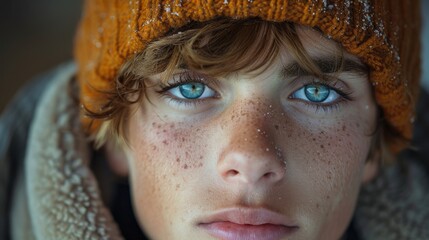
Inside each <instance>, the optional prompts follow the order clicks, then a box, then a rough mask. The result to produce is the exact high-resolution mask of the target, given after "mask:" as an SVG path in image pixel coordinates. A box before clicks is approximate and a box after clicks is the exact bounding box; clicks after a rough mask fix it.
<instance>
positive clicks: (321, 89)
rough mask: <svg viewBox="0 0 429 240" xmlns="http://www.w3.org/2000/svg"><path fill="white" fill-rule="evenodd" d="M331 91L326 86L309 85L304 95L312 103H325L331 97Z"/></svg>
mask: <svg viewBox="0 0 429 240" xmlns="http://www.w3.org/2000/svg"><path fill="white" fill-rule="evenodd" d="M330 91H331V89H330V88H329V87H328V86H325V85H307V86H305V89H304V93H305V96H306V97H307V98H308V100H310V101H312V102H323V101H325V100H326V99H327V98H328V97H329V93H330Z"/></svg>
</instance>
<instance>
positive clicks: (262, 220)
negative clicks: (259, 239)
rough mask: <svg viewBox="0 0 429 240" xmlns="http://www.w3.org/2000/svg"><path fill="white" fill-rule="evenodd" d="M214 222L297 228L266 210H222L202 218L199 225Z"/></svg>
mask: <svg viewBox="0 0 429 240" xmlns="http://www.w3.org/2000/svg"><path fill="white" fill-rule="evenodd" d="M214 222H231V223H235V224H242V225H244V224H246V225H262V224H273V225H283V226H286V227H297V225H296V224H295V223H294V222H292V221H291V220H290V219H288V218H287V217H286V216H284V215H282V214H280V213H277V212H274V211H271V210H269V209H266V208H247V207H234V208H228V209H222V210H219V211H216V212H214V213H212V214H210V215H208V216H206V217H204V218H203V219H202V220H201V221H200V222H199V224H210V223H214Z"/></svg>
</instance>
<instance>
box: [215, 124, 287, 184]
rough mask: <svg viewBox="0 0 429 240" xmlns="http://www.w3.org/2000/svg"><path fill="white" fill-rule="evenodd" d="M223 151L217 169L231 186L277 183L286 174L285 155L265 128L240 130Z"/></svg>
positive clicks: (238, 129) (237, 128) (239, 128)
mask: <svg viewBox="0 0 429 240" xmlns="http://www.w3.org/2000/svg"><path fill="white" fill-rule="evenodd" d="M229 134H231V135H230V136H231V138H230V141H229V144H228V145H227V146H226V147H225V148H224V149H223V151H222V153H221V155H220V158H219V160H218V164H217V170H218V173H219V175H220V176H221V177H222V179H223V180H224V181H225V182H227V183H241V184H251V185H255V184H259V183H263V184H274V183H276V182H279V181H281V180H282V179H283V178H284V176H285V172H286V168H285V161H284V159H283V157H282V154H281V152H280V150H279V148H277V147H276V146H275V144H273V142H274V141H273V140H272V138H271V137H270V136H269V135H268V134H267V133H266V131H263V130H261V129H254V128H250V129H249V128H246V127H236V128H235V129H234V130H232V132H229Z"/></svg>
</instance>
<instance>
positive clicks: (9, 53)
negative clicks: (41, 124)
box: [0, 0, 429, 112]
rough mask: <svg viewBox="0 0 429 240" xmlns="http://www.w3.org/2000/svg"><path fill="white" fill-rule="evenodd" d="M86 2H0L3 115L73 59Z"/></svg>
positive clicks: (428, 73) (426, 31)
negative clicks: (25, 91) (25, 89)
mask: <svg viewBox="0 0 429 240" xmlns="http://www.w3.org/2000/svg"><path fill="white" fill-rule="evenodd" d="M82 2H83V0H60V1H58V0H0V112H1V111H2V110H3V109H4V107H5V105H6V103H7V102H8V101H10V99H11V97H12V96H13V95H14V94H15V92H16V91H17V90H18V89H19V87H21V86H22V85H23V84H24V83H25V82H27V81H29V80H30V79H32V78H33V77H34V76H37V75H38V74H41V73H43V72H45V71H48V70H49V69H52V68H53V67H55V66H56V65H58V64H60V63H62V62H65V61H67V60H70V59H71V58H72V49H73V37H74V33H75V30H76V25H77V23H78V21H79V18H80V14H81V8H82ZM421 9H422V16H423V19H424V22H425V23H424V26H423V35H424V37H423V39H422V42H423V43H424V44H425V46H423V55H422V56H423V66H422V69H423V74H424V77H423V79H424V81H423V85H424V86H425V87H426V89H429V61H428V60H429V15H428V14H427V11H429V0H422V8H421ZM416 40H417V39H416Z"/></svg>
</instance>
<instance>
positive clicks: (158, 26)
mask: <svg viewBox="0 0 429 240" xmlns="http://www.w3.org/2000/svg"><path fill="white" fill-rule="evenodd" d="M218 17H229V18H234V19H245V18H250V17H258V18H261V19H263V20H267V21H275V22H281V21H290V22H294V23H297V24H302V25H306V26H310V27H317V28H318V29H320V30H321V31H322V32H323V33H325V35H327V36H329V37H330V38H332V39H333V40H335V41H337V42H340V43H341V44H342V46H343V47H344V48H345V49H346V50H347V51H348V52H350V53H352V54H354V55H356V56H358V57H360V59H361V60H362V61H363V62H364V63H366V64H367V65H368V66H369V68H370V74H369V80H370V82H371V83H372V85H373V88H374V93H375V98H376V102H377V103H378V105H379V106H380V107H381V109H382V110H383V114H384V118H385V122H386V126H387V132H388V133H389V134H388V138H386V140H387V142H388V144H389V146H390V147H391V149H392V151H393V152H395V153H396V152H398V151H400V150H402V149H403V148H404V147H406V146H407V144H409V141H410V139H411V136H412V123H413V121H414V107H415V103H416V99H417V95H418V91H419V77H420V42H419V39H420V36H419V34H420V16H419V2H418V1H416V0H407V1H402V0H344V1H338V0H87V1H86V2H85V7H84V13H83V17H82V20H81V23H80V26H79V29H78V33H77V35H76V45H75V58H76V62H77V65H78V73H77V74H78V76H77V77H78V81H79V84H80V88H81V90H80V91H81V95H80V96H81V103H82V105H83V106H85V107H86V108H87V109H89V110H91V111H93V112H97V111H100V109H101V108H102V106H103V105H104V104H106V101H107V95H106V94H104V93H103V91H104V92H106V91H110V90H112V89H115V77H116V75H117V73H118V70H119V69H120V67H121V65H122V64H123V63H125V61H126V60H127V59H129V58H130V57H131V56H133V55H134V54H136V53H138V52H141V51H142V50H144V49H145V47H146V46H147V44H148V43H149V42H150V41H152V40H154V39H156V38H159V37H161V36H163V35H164V34H166V32H167V31H168V30H170V29H171V28H178V27H181V26H183V25H186V24H187V23H189V22H191V21H200V22H202V21H208V20H211V19H214V18H218ZM82 122H83V124H84V126H85V127H87V128H88V129H89V131H90V133H94V132H95V131H97V128H98V127H99V125H100V122H99V120H94V119H90V118H88V117H85V116H84V114H82ZM89 126H91V127H89Z"/></svg>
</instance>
